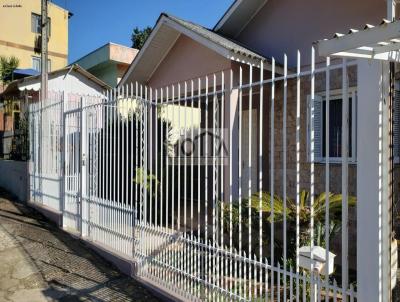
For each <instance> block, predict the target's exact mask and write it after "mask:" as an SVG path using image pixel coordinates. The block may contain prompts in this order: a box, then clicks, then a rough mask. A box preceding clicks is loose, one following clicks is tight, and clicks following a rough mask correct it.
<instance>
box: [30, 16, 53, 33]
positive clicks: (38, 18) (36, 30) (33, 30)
mask: <svg viewBox="0 0 400 302" xmlns="http://www.w3.org/2000/svg"><path fill="white" fill-rule="evenodd" d="M34 17H35V18H37V20H38V22H39V24H37V27H36V28H34V25H33V18H34ZM47 19H48V22H49V24H48V26H47V29H48V36H49V37H50V36H51V18H50V17H47ZM41 23H42V15H41V14H37V13H34V12H32V13H31V32H32V33H34V34H38V35H40V34H41V33H42V24H41ZM35 25H36V24H35ZM38 29H39V30H38Z"/></svg>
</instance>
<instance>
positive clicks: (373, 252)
mask: <svg viewBox="0 0 400 302" xmlns="http://www.w3.org/2000/svg"><path fill="white" fill-rule="evenodd" d="M357 66H358V73H357V74H358V114H357V130H358V134H357V145H358V146H359V150H360V152H358V154H357V292H358V297H357V298H358V300H359V301H363V302H364V301H365V302H368V301H371V302H372V301H374V302H375V301H389V297H390V295H389V294H390V287H389V286H388V284H389V281H390V253H389V251H390V230H391V228H390V224H391V222H390V215H389V211H390V184H389V179H390V173H391V172H390V158H389V154H390V152H389V151H390V135H389V131H388V129H389V104H390V102H389V101H388V96H389V93H388V92H389V80H388V79H389V63H387V62H378V61H367V60H359V61H358V65H357Z"/></svg>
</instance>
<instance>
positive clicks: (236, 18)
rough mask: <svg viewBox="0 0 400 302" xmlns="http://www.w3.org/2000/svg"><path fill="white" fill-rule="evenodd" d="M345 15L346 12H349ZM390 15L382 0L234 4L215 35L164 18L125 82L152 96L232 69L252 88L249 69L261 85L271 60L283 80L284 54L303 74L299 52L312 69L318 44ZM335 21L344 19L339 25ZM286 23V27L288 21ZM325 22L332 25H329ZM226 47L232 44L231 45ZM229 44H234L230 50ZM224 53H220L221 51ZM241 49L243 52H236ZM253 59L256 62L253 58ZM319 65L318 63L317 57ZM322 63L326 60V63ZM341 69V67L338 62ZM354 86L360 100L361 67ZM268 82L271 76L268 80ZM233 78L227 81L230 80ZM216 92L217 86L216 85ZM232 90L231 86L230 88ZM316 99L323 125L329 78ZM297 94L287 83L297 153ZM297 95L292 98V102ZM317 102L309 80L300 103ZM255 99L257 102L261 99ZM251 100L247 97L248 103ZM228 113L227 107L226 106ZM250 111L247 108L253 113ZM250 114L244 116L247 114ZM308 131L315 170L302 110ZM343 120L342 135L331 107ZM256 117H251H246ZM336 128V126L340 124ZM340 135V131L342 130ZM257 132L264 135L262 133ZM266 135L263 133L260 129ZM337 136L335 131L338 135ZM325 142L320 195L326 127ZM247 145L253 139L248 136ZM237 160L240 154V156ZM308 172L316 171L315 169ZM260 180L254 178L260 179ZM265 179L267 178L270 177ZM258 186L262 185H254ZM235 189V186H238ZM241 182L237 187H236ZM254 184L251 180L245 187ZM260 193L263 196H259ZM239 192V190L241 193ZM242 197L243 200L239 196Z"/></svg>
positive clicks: (334, 152) (278, 115)
mask: <svg viewBox="0 0 400 302" xmlns="http://www.w3.org/2000/svg"><path fill="white" fill-rule="evenodd" d="M343 8H345V9H343ZM292 11H297V12H298V13H297V14H293V13H290V18H288V19H287V20H286V19H285V16H286V15H288V14H289V12H292ZM316 11H318V12H319V13H318V15H315V16H314V14H315V12H316ZM385 14H386V3H385V2H384V1H380V0H369V1H368V4H366V3H365V2H364V1H351V3H350V2H349V1H340V3H338V2H337V1H328V2H323V3H322V2H320V1H311V2H307V4H304V3H300V2H299V1H298V2H295V3H292V2H288V1H235V2H234V4H233V5H232V6H231V8H230V9H229V10H228V11H227V12H226V14H225V15H224V16H223V17H222V18H221V20H220V21H219V22H218V23H217V24H216V26H215V27H214V29H212V30H207V29H205V28H202V27H201V26H198V25H196V24H193V23H191V22H187V21H184V20H180V19H178V18H175V17H173V16H168V15H164V16H161V17H160V18H159V20H158V22H157V24H156V26H155V28H154V33H153V34H152V35H151V36H150V38H149V40H148V41H147V43H146V44H145V46H144V47H143V50H142V51H141V52H139V54H138V56H137V57H136V59H135V60H134V61H133V63H132V65H131V67H130V68H129V69H128V72H127V73H126V74H125V76H124V77H123V79H122V82H121V86H123V85H124V84H126V83H131V82H135V81H138V82H139V83H143V84H145V85H148V86H150V87H152V88H153V89H157V88H161V87H167V86H168V85H173V84H177V83H180V82H182V83H183V82H184V81H188V80H190V79H197V78H201V77H205V76H207V75H208V76H210V77H211V76H212V75H213V74H218V73H220V72H222V71H224V72H225V73H226V74H228V73H229V71H230V70H233V71H234V79H233V82H234V85H235V84H236V85H238V84H239V69H240V68H242V69H243V80H242V82H243V83H247V82H248V81H249V68H248V66H249V65H253V66H254V69H253V72H254V75H253V77H254V78H257V77H258V76H259V65H260V64H259V62H260V61H265V64H264V68H265V74H268V73H269V76H270V74H271V58H274V59H275V61H276V72H277V75H276V76H279V75H283V63H284V58H283V54H284V53H286V54H287V60H288V62H287V64H288V68H289V70H292V71H293V70H295V69H296V50H299V51H300V53H301V66H302V68H303V69H305V68H307V67H309V66H310V64H311V59H310V58H311V45H312V44H313V42H315V41H317V40H320V39H323V38H328V37H331V36H333V35H334V34H335V33H341V32H347V31H348V30H349V27H350V28H353V27H354V28H361V27H364V25H365V24H379V23H380V22H381V20H382V18H383V17H385ZM332 15H334V16H337V17H336V18H332ZM282 20H286V21H285V22H283V21H282ZM325 20H326V21H325ZM224 43H225V44H224ZM229 43H232V45H231V44H229ZM221 45H222V48H224V47H226V46H227V45H228V46H227V47H226V48H225V53H224V50H221V49H220V48H219V47H221ZM235 48H236V49H235ZM241 48H244V49H245V51H247V52H249V53H251V55H250V56H248V55H245V56H242V57H241V56H240V55H238V53H240V51H233V52H232V53H233V54H232V53H229V50H230V49H234V50H237V49H241ZM252 55H253V56H252ZM316 60H317V64H318V58H317V59H316ZM319 61H321V59H320V60H319ZM332 64H334V61H333V62H332ZM332 72H333V74H332V76H331V79H332V81H333V79H334V82H332V83H331V97H332V98H333V99H336V100H338V103H340V99H341V96H340V95H338V93H340V89H341V87H342V78H341V77H342V75H341V73H340V71H338V70H337V71H332ZM348 74H349V85H350V90H351V92H352V93H353V97H354V98H355V99H356V98H357V97H356V96H357V68H356V67H355V66H352V67H348ZM266 77H267V75H266ZM225 78H226V79H227V76H226V77H225ZM209 83H210V86H211V84H212V81H211V80H210V82H209ZM227 84H228V83H226V87H227ZM279 85H281V84H277V89H276V90H277V95H276V98H277V101H276V104H275V129H276V130H275V138H276V142H275V146H276V147H275V150H276V151H277V152H275V155H274V157H275V164H274V166H275V173H274V175H275V178H276V179H275V181H274V184H275V192H276V194H278V195H280V194H282V193H281V192H283V184H282V181H281V180H282V167H283V163H282V139H281V138H282V135H283V134H282V132H281V130H282V127H281V125H282V122H283V116H282V112H283V102H282V97H283V95H282V93H283V89H282V87H279ZM315 85H316V93H317V96H320V97H319V98H318V100H319V101H320V103H321V106H317V107H316V110H317V119H318V120H319V121H322V119H323V118H324V116H323V112H322V107H323V99H324V98H325V94H326V92H325V75H324V74H317V76H316V84H315ZM265 89H266V91H265V92H264V102H265V104H269V103H270V92H269V91H268V89H269V87H268V85H266V87H265ZM295 92H296V81H295V80H289V82H288V96H289V97H288V104H287V108H288V109H287V114H288V119H287V122H288V127H290V128H288V129H287V143H288V144H289V145H288V148H291V149H293V148H294V145H293V144H295V135H296V132H295V131H294V130H295V123H296V120H295V116H296V115H295V113H296V106H295V102H296V99H295V98H294V96H295ZM290 96H293V97H292V98H291V97H290ZM309 96H310V87H309V81H304V85H302V86H301V103H302V104H307V98H309ZM254 97H258V96H257V94H254ZM244 98H245V99H244V100H243V102H244V104H245V103H246V96H244ZM247 101H248V98H247ZM227 106H228V104H227ZM356 108H357V100H355V101H354V102H352V108H351V113H352V115H353V121H352V122H353V125H352V126H351V127H350V128H351V129H352V130H351V131H353V130H354V133H353V136H352V138H351V139H352V140H353V143H352V146H351V149H352V150H350V153H351V156H350V157H351V159H350V163H351V164H350V168H349V182H350V183H349V192H350V194H351V195H353V196H354V195H356V168H355V164H356V152H357V146H356V143H355V142H356V133H355V124H354V123H355V121H356ZM254 109H256V110H252V111H251V112H252V115H253V121H257V116H258V115H259V108H258V109H257V108H254ZM247 110H248V109H247ZM247 110H246V109H244V112H246V111H247ZM264 110H265V111H264V123H265V125H266V126H267V125H270V121H269V120H268V116H269V109H268V105H266V106H264ZM301 110H302V111H301V116H302V121H301V122H302V127H301V129H302V130H303V132H302V133H301V137H302V140H301V141H302V145H301V148H300V149H301V162H302V164H304V165H307V163H309V146H308V145H309V143H308V136H309V134H308V131H309V130H307V129H308V128H307V124H308V122H309V109H308V108H307V105H304V106H302V107H301ZM332 110H336V113H332V114H333V115H334V116H336V117H337V118H336V120H334V118H333V119H332V123H333V124H332V127H331V128H332V129H334V128H335V127H336V128H338V124H339V123H340V118H339V117H338V116H339V115H340V114H341V109H340V104H339V105H337V106H336V107H332ZM244 114H246V115H249V113H244ZM334 123H336V124H334ZM243 126H244V128H243V130H242V131H243V134H244V137H245V134H246V133H248V132H249V129H248V128H249V126H248V125H246V124H243ZM339 128H340V127H339ZM339 128H338V129H336V130H332V133H331V135H332V142H331V150H330V157H331V166H332V167H331V171H330V178H331V182H330V184H331V190H332V192H337V193H339V192H340V190H341V182H340V177H338V176H340V175H341V167H340V163H341V157H340V150H341V145H340V139H339V137H340V133H341V132H340V129H339ZM256 130H257V129H256ZM258 130H259V129H258ZM334 131H336V132H335V133H334ZM269 132H270V130H269V128H268V127H266V128H265V129H264V142H263V145H264V148H265V150H266V151H267V152H269V141H270V137H269ZM316 132H317V135H318V138H319V141H318V140H317V141H316V147H315V148H316V150H315V152H316V155H315V156H316V167H315V175H316V178H315V185H316V192H323V191H324V190H325V188H324V184H325V175H324V171H325V170H324V169H325V167H324V163H325V160H324V158H325V155H324V154H325V151H324V150H323V147H324V144H323V140H322V139H323V127H322V126H319V128H318V129H316ZM252 135H253V138H252V141H253V142H255V143H254V144H255V145H257V139H258V137H259V133H258V132H257V131H253V134H252ZM245 139H246V137H245ZM247 140H248V138H247ZM237 156H238V155H237V154H236V157H237ZM246 160H247V159H243V161H244V162H243V165H247V163H246ZM263 161H264V162H263V166H264V170H265V171H268V170H269V166H270V158H269V156H265V157H264V159H263ZM258 165H259V163H258V159H257V156H253V157H252V164H251V166H252V167H256V166H258ZM295 168H296V167H295V158H293V157H292V158H288V160H287V169H288V171H290V172H289V173H288V179H287V182H288V184H289V186H288V192H287V194H288V196H290V197H291V198H294V195H295V187H296V186H295V182H296V179H295V171H294V170H295ZM306 170H307V169H304V170H303V171H304V173H305V174H304V175H302V176H301V187H302V188H304V190H307V188H309V187H310V183H309V180H310V175H309V173H307V172H305V171H306ZM308 170H309V169H308ZM255 175H256V173H255V174H254V177H255ZM265 177H266V178H265ZM268 177H269V175H265V176H264V183H265V184H266V187H265V189H266V190H268V187H269V183H270V179H268ZM253 181H256V179H254V180H253ZM234 183H235V182H234ZM236 183H237V182H236ZM243 183H247V179H244V180H243ZM254 191H256V189H254ZM236 192H237V190H236ZM235 195H236V196H237V193H236V194H235Z"/></svg>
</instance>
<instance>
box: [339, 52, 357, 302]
mask: <svg viewBox="0 0 400 302" xmlns="http://www.w3.org/2000/svg"><path fill="white" fill-rule="evenodd" d="M348 87H349V83H348V75H347V60H346V59H343V67H342V93H343V95H342V98H343V104H342V150H341V151H342V203H343V204H342V289H343V295H344V299H345V301H347V297H346V294H345V292H346V291H347V289H348V286H349V285H348V282H349V280H348V211H349V209H348V169H349V163H348V156H349V91H348ZM352 101H353V102H354V100H352Z"/></svg>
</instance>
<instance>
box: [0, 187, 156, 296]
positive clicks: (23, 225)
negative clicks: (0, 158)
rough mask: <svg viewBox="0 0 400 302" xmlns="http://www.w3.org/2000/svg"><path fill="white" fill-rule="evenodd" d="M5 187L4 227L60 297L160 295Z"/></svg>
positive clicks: (0, 216)
mask: <svg viewBox="0 0 400 302" xmlns="http://www.w3.org/2000/svg"><path fill="white" fill-rule="evenodd" d="M15 200H16V199H15V198H13V196H11V195H10V194H8V193H7V192H5V191H4V190H2V189H0V228H1V231H4V232H6V233H7V234H8V235H9V236H10V238H12V240H13V241H14V242H15V244H16V245H17V246H18V247H19V249H20V250H21V251H23V253H24V255H26V257H27V258H28V259H27V260H28V261H29V262H30V263H32V265H33V266H34V269H35V271H37V272H39V274H40V276H41V278H42V280H43V281H44V282H45V283H46V284H47V285H48V287H47V289H45V290H43V294H44V295H45V296H46V297H47V298H49V299H54V300H57V301H83V300H89V301H158V299H157V298H156V297H154V296H153V295H152V294H151V293H150V292H149V291H148V290H146V289H145V288H144V287H143V286H142V285H141V284H140V283H138V282H137V281H135V280H133V279H132V278H130V277H128V276H125V275H123V274H121V273H119V272H118V271H117V270H116V269H115V268H114V267H113V266H112V264H110V263H108V262H106V261H105V260H104V259H102V258H101V257H100V256H98V255H97V254H95V253H94V252H93V251H91V250H89V249H88V248H87V247H86V246H85V245H84V244H83V243H82V242H80V241H79V240H77V239H74V238H72V237H71V236H70V235H69V234H67V233H65V232H63V231H62V230H60V229H58V228H57V226H56V225H55V224H53V223H51V222H49V221H47V220H46V219H45V218H44V216H42V215H41V214H39V213H38V212H36V211H35V210H33V209H31V208H29V207H27V206H26V205H23V204H21V203H18V202H17V201H15Z"/></svg>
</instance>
